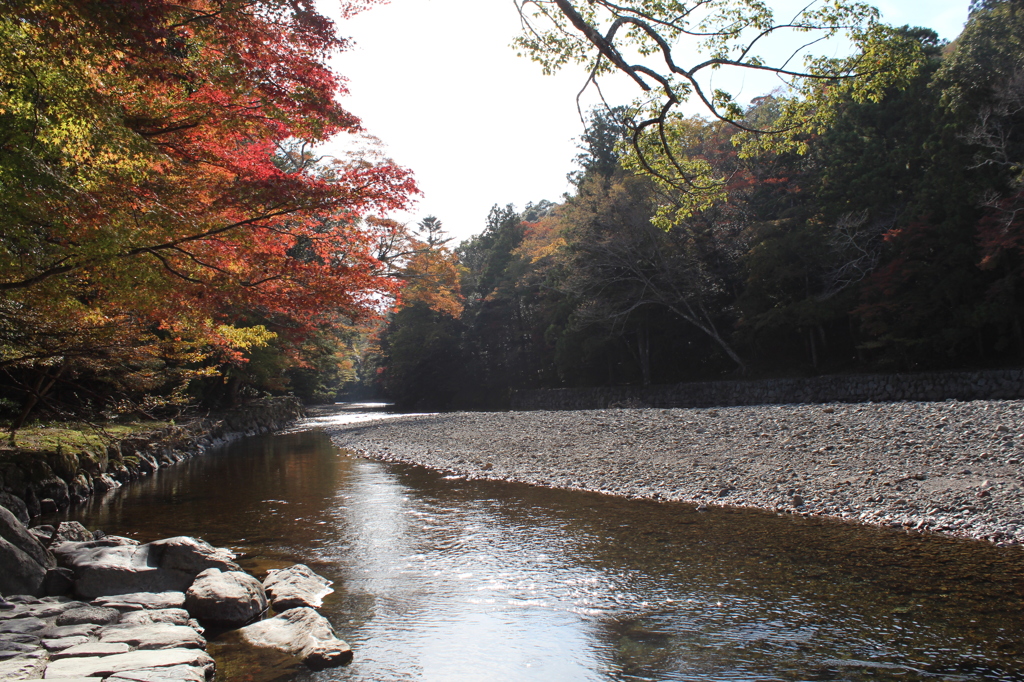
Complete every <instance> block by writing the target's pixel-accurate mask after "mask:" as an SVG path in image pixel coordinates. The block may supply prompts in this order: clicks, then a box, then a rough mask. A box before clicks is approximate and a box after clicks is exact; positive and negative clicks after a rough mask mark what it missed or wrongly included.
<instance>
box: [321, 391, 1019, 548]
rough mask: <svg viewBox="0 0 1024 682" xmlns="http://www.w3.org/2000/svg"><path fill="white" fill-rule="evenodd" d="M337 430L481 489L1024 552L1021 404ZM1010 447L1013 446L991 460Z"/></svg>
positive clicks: (452, 416)
mask: <svg viewBox="0 0 1024 682" xmlns="http://www.w3.org/2000/svg"><path fill="white" fill-rule="evenodd" d="M936 425H941V428H936ZM1000 426H1003V427H1004V429H1003V430H1000V428H999V427H1000ZM328 430H329V432H330V434H331V436H332V438H333V440H334V442H335V443H336V444H337V445H339V446H340V447H343V448H348V449H351V450H355V451H357V452H361V453H363V454H365V455H367V456H370V457H374V458H377V459H381V460H387V461H401V462H408V463H412V464H419V465H422V466H427V467H431V468H434V469H437V470H440V471H443V472H445V473H446V474H448V475H451V476H460V477H465V478H469V479H474V478H477V479H481V478H482V479H493V480H508V481H519V482H523V483H531V484H535V485H546V486H553V487H571V488H574V489H580V490H592V491H595V492H603V493H606V494H615V495H621V496H624V497H646V498H651V499H658V500H672V501H679V502H686V503H690V504H694V505H704V506H710V505H717V506H733V507H756V508H761V509H767V510H772V511H776V510H777V509H778V508H779V507H780V506H781V507H783V508H784V510H788V511H789V512H792V511H793V510H794V509H798V510H799V511H800V513H803V514H807V515H821V516H834V517H838V518H850V519H857V520H858V521H859V522H860V523H870V524H875V525H884V526H894V527H897V526H902V527H913V528H919V529H926V528H927V529H932V530H934V531H937V532H941V533H944V534H947V535H954V536H959V537H971V538H977V539H985V540H988V541H991V542H997V543H998V544H1022V543H1024V472H1022V470H1021V467H1020V465H1019V462H1020V461H1021V460H1022V459H1024V437H1022V436H1021V435H1020V434H1022V432H1024V401H1020V400H994V401H971V402H959V401H945V402H938V403H928V402H902V403H865V404H844V403H833V404H829V405H824V406H822V405H760V406H742V407H720V408H716V409H714V410H708V409H646V408H642V409H607V410H581V411H536V412H497V413H485V412H456V413H447V414H439V415H429V416H424V415H419V416H415V417H412V416H410V417H390V418H388V419H383V420H379V421H370V422H360V423H357V424H350V425H344V426H332V427H329V429H328ZM995 433H998V434H1000V435H999V439H1000V443H1001V446H1000V447H999V448H998V449H992V447H991V445H988V446H987V449H983V448H984V447H986V446H983V445H982V444H983V443H986V442H990V441H991V439H992V434H995ZM723 491H728V492H727V493H726V494H724V495H723ZM798 500H799V502H802V506H801V505H800V504H797V501H798ZM780 502H781V503H782V504H781V505H780ZM965 509H966V510H968V511H967V512H966V513H964V510H965ZM918 510H928V511H929V512H930V513H929V514H927V515H925V516H922V514H921V511H918Z"/></svg>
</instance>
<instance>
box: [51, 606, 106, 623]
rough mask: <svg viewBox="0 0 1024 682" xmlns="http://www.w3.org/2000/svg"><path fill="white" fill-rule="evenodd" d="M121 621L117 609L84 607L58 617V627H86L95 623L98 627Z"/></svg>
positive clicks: (68, 611) (70, 610)
mask: <svg viewBox="0 0 1024 682" xmlns="http://www.w3.org/2000/svg"><path fill="white" fill-rule="evenodd" d="M120 620H121V612H120V611H118V610H117V609H111V608H107V607H105V606H88V605H83V606H81V607H79V608H76V609H69V610H67V611H65V612H64V613H62V614H60V615H59V616H57V621H56V624H57V626H64V625H85V624H87V623H94V624H96V625H111V624H113V623H117V622H118V621H120Z"/></svg>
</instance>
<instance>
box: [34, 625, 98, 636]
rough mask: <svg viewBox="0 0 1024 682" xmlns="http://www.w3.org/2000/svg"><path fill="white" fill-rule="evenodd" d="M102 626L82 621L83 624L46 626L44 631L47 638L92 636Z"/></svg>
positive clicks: (43, 633)
mask: <svg viewBox="0 0 1024 682" xmlns="http://www.w3.org/2000/svg"><path fill="white" fill-rule="evenodd" d="M101 627H102V626H100V625H96V624H95V623H82V624H81V625H64V626H61V627H57V626H52V627H48V628H46V630H44V631H43V632H42V633H40V634H42V636H43V637H46V638H47V639H63V638H65V637H90V636H92V635H93V634H94V633H95V632H96V631H97V630H99V629H100V628H101Z"/></svg>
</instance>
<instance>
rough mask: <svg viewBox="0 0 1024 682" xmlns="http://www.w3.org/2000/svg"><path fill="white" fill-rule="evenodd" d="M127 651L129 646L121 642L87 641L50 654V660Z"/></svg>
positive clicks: (124, 652) (109, 654)
mask: <svg viewBox="0 0 1024 682" xmlns="http://www.w3.org/2000/svg"><path fill="white" fill-rule="evenodd" d="M129 651H131V647H129V646H128V645H127V644H124V643H121V642H109V643H103V642H88V643H86V644H79V645H77V646H73V647H69V648H67V649H64V650H63V651H59V652H57V653H55V654H50V660H51V661H59V660H60V659H62V658H81V657H83V656H113V655H114V654H126V653H128V652H129Z"/></svg>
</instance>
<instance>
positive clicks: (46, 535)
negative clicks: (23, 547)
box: [28, 526, 53, 547]
mask: <svg viewBox="0 0 1024 682" xmlns="http://www.w3.org/2000/svg"><path fill="white" fill-rule="evenodd" d="M28 532H29V533H32V537H34V538H35V539H36V540H39V544H41V545H43V546H44V547H46V546H47V545H49V544H50V538H52V537H53V526H35V527H33V528H29V529H28Z"/></svg>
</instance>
